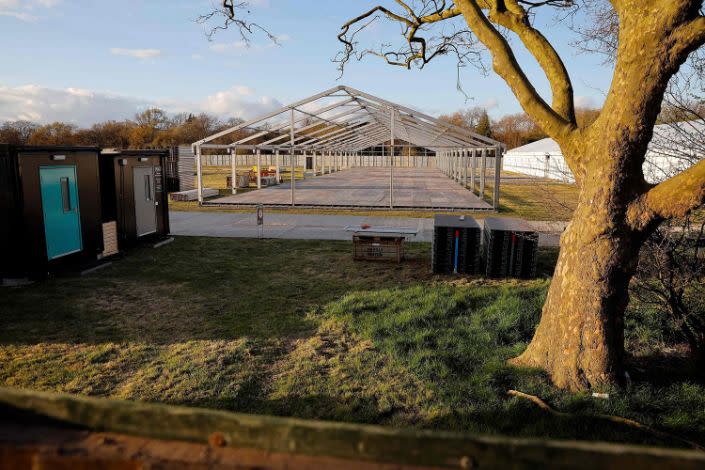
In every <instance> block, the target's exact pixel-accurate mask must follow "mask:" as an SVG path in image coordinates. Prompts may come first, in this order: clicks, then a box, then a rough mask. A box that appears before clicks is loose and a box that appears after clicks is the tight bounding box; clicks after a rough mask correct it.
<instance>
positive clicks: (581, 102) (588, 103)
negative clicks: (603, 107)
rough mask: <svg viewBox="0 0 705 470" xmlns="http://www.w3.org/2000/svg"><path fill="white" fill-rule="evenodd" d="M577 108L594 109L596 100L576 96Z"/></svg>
mask: <svg viewBox="0 0 705 470" xmlns="http://www.w3.org/2000/svg"><path fill="white" fill-rule="evenodd" d="M575 106H576V107H577V108H594V107H595V100H593V99H592V97H590V96H576V97H575Z"/></svg>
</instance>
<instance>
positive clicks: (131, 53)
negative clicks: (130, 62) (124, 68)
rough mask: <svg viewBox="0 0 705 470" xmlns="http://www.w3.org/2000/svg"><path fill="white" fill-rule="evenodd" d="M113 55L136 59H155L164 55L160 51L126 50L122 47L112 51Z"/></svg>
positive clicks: (114, 48)
mask: <svg viewBox="0 0 705 470" xmlns="http://www.w3.org/2000/svg"><path fill="white" fill-rule="evenodd" d="M110 53H111V54H112V55H122V56H128V57H134V58H135V59H153V58H155V57H159V56H161V55H162V51H160V50H159V49H124V48H122V47H113V48H111V49H110Z"/></svg>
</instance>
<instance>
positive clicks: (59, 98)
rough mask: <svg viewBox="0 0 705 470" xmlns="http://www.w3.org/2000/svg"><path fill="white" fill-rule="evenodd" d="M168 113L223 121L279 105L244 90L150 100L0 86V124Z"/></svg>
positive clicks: (92, 120) (91, 120)
mask: <svg viewBox="0 0 705 470" xmlns="http://www.w3.org/2000/svg"><path fill="white" fill-rule="evenodd" d="M154 106H156V107H160V108H163V109H165V110H166V111H168V112H172V113H176V112H193V113H198V112H208V113H212V114H216V115H218V116H219V117H221V118H223V119H227V118H230V117H239V118H244V119H248V118H252V117H255V116H258V115H260V114H262V113H266V112H269V111H272V110H274V109H277V108H279V107H281V106H282V104H281V103H280V102H279V101H278V100H276V99H274V98H271V97H268V96H261V95H257V93H256V91H255V90H253V89H252V88H249V87H246V86H233V87H232V88H230V89H229V90H225V91H221V92H218V93H215V94H213V95H211V96H208V97H206V98H204V99H202V100H197V101H194V102H188V101H183V100H153V99H144V98H134V97H128V96H121V95H117V94H111V93H101V92H94V91H91V90H85V89H79V88H64V89H54V88H45V87H41V86H38V85H24V86H18V87H5V86H0V122H1V121H14V120H18V119H25V120H29V121H35V122H39V123H48V122H53V121H63V122H69V123H73V124H76V125H79V126H89V125H91V124H94V123H96V122H99V121H106V120H122V119H128V118H132V117H133V116H134V114H135V113H137V112H139V111H142V110H144V109H146V108H149V107H154Z"/></svg>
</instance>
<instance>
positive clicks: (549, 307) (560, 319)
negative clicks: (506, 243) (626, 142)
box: [511, 179, 643, 390]
mask: <svg viewBox="0 0 705 470" xmlns="http://www.w3.org/2000/svg"><path fill="white" fill-rule="evenodd" d="M597 181H599V179H598V180H597ZM606 192H609V190H608V189H606V188H605V189H604V191H603V192H602V193H603V194H604V193H606ZM600 193H601V189H600V188H599V187H598V186H597V185H595V187H593V188H583V191H581V194H582V195H581V202H579V205H578V208H577V210H576V213H575V216H574V218H573V221H572V222H571V223H570V224H569V226H568V228H567V229H566V231H565V232H564V234H563V236H562V237H561V251H560V255H559V258H558V264H557V265H556V270H555V272H554V275H553V281H552V282H551V287H550V289H549V293H548V297H547V299H546V303H545V304H544V307H543V312H542V316H541V321H540V323H539V326H538V328H537V330H536V333H535V335H534V338H533V340H532V341H531V343H530V344H529V346H528V348H527V349H526V351H525V352H524V353H523V354H522V355H521V356H519V357H517V358H515V359H512V360H511V362H512V363H513V364H515V365H519V366H528V367H537V368H541V369H544V370H546V371H547V373H548V374H549V375H550V377H551V379H552V381H553V383H554V384H555V385H556V386H558V387H560V388H565V389H570V390H584V389H588V388H596V387H597V388H599V387H600V386H604V385H607V384H611V383H615V382H618V381H620V380H621V378H622V377H623V373H622V359H623V355H624V311H625V309H626V307H627V303H628V301H629V297H628V285H629V281H630V280H631V278H632V276H633V275H634V272H635V270H636V266H637V262H638V253H639V249H640V248H641V245H642V244H643V237H642V236H641V235H640V234H635V233H633V232H632V230H631V229H630V228H629V227H627V226H626V225H625V223H624V218H623V210H619V209H620V208H619V207H616V206H615V201H614V199H610V198H606V199H608V200H609V201H610V204H602V203H600V202H598V200H599V199H602V198H600V197H599V194H600ZM588 194H590V195H589V196H588ZM620 219H621V220H620Z"/></svg>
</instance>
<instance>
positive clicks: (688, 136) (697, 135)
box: [506, 120, 705, 157]
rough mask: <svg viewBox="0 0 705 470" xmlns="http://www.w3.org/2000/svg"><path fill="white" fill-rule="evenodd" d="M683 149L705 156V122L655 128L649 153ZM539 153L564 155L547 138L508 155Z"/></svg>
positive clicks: (556, 144) (664, 152)
mask: <svg viewBox="0 0 705 470" xmlns="http://www.w3.org/2000/svg"><path fill="white" fill-rule="evenodd" d="M683 149H690V151H691V152H693V153H694V154H695V155H701V156H703V155H705V121H703V120H695V121H682V122H676V123H672V124H659V125H658V126H655V127H654V137H653V139H652V140H651V143H650V144H649V152H651V153H654V154H663V155H664V156H668V155H669V154H671V153H673V152H682V151H683ZM537 153H539V154H546V153H548V154H551V155H562V154H563V151H562V150H561V148H560V147H559V146H558V143H556V141H555V140H553V139H548V138H546V139H541V140H537V141H536V142H531V143H530V144H526V145H522V146H521V147H517V148H514V149H511V150H509V151H508V152H507V153H506V155H507V156H510V157H511V156H518V155H524V154H537Z"/></svg>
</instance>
